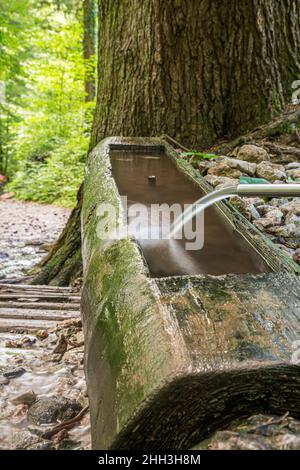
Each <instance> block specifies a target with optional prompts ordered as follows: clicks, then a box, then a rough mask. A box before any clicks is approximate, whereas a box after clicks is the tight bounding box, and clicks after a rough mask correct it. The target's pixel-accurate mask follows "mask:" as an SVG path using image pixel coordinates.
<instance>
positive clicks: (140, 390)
mask: <svg viewBox="0 0 300 470" xmlns="http://www.w3.org/2000/svg"><path fill="white" fill-rule="evenodd" d="M120 144H122V145H144V144H147V145H161V141H160V140H159V139H125V138H109V139H106V140H104V141H103V142H101V143H100V144H98V146H97V147H96V148H95V149H94V150H93V151H92V153H91V154H90V157H89V163H88V166H87V170H86V178H85V184H84V197H83V209H82V241H83V243H82V251H83V261H84V287H83V294H82V316H83V323H84V332H85V343H86V355H85V367H86V376H87V382H88V392H89V399H90V410H91V421H92V440H93V447H94V448H97V449H108V448H119V449H134V448H137V449H186V448H191V447H192V446H193V445H196V444H197V443H198V442H199V441H200V440H201V439H205V438H206V437H207V436H208V435H209V434H210V433H211V432H213V431H214V430H216V429H219V428H220V427H222V426H225V425H226V424H228V423H230V422H231V421H232V420H233V419H235V418H236V417H240V416H247V415H249V414H251V413H253V412H272V413H276V412H278V413H283V412H285V411H287V410H288V411H290V412H291V413H292V414H293V415H295V416H300V376H299V370H300V369H299V368H298V366H297V365H294V364H292V362H291V358H292V353H293V352H294V349H293V347H294V345H295V343H294V341H297V340H299V339H300V328H299V289H298V279H297V277H296V275H295V273H294V272H293V269H292V267H291V268H290V267H289V265H287V266H283V269H282V272H278V273H268V274H261V275H242V276H241V275H239V276H237V275H227V276H208V275H201V276H192V277H191V276H182V277H173V278H165V279H150V278H149V276H148V271H147V267H146V266H145V264H144V261H143V257H142V255H141V253H140V251H139V249H138V247H137V245H136V243H135V242H134V241H133V240H130V239H122V240H119V241H116V242H114V243H113V244H107V242H106V241H105V236H106V233H107V229H108V230H110V229H112V227H105V226H103V224H102V223H99V222H101V221H100V217H99V212H98V215H97V208H98V207H99V205H100V204H101V203H110V204H112V205H113V207H115V209H116V211H117V213H118V214H120V218H121V215H122V206H121V200H120V197H119V194H118V191H117V188H116V185H115V182H114V180H113V178H112V177H111V170H110V161H109V147H110V145H120ZM166 147H167V146H166ZM167 150H168V149H167ZM228 210H229V211H230V208H229V209H228ZM232 218H233V219H234V215H232ZM109 224H110V222H109V223H108V225H109ZM260 243H261V246H262V247H263V246H264V243H263V241H261V240H260ZM268 250H271V251H272V249H271V248H268ZM271 251H269V252H268V253H271ZM269 256H270V259H271V258H272V254H270V255H269ZM282 263H283V265H284V261H283V262H282ZM277 265H278V263H277ZM289 268H290V269H289Z"/></svg>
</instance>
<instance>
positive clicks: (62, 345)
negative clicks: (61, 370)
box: [53, 335, 68, 354]
mask: <svg viewBox="0 0 300 470" xmlns="http://www.w3.org/2000/svg"><path fill="white" fill-rule="evenodd" d="M67 348H68V341H67V340H66V337H65V335H60V338H59V340H58V343H57V345H56V346H55V348H54V350H53V354H64V353H65V352H66V350H67Z"/></svg>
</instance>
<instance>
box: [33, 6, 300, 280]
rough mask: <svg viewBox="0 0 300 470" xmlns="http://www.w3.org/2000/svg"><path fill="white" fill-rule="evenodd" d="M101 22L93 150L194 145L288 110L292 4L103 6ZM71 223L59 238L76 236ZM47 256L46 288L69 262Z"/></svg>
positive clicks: (299, 39)
mask: <svg viewBox="0 0 300 470" xmlns="http://www.w3.org/2000/svg"><path fill="white" fill-rule="evenodd" d="M99 25H100V28H99V70H98V72H99V73H98V97H97V106H96V112H95V118H94V125H93V131H92V139H91V148H93V147H94V146H95V145H96V144H97V143H98V142H99V141H100V140H102V139H103V138H104V137H107V136H110V135H128V136H154V135H161V134H164V133H165V134H168V135H170V136H171V137H173V138H175V139H177V140H179V141H181V142H182V143H185V144H188V145H190V146H194V147H199V148H201V147H206V146H209V145H210V144H212V143H213V142H214V141H215V140H216V139H218V138H219V137H223V136H225V135H227V136H236V135H239V134H241V133H244V132H246V131H247V130H250V129H251V128H253V127H255V126H256V125H258V124H261V123H264V122H267V121H269V120H270V118H271V117H272V116H273V114H274V113H275V112H276V111H279V110H280V109H281V108H282V107H283V106H284V105H285V104H286V103H287V100H288V98H289V96H290V94H291V85H292V82H293V81H294V80H295V79H296V78H297V75H298V74H299V71H300V63H299V51H300V2H299V1H294V0H276V1H275V0H231V1H228V2H225V1H222V0H176V1H175V0H144V1H143V2H141V1H140V0H122V1H120V0H106V1H105V2H104V1H99ZM76 217H77V220H76V223H75V222H74V217H73V218H72V219H71V222H70V223H69V224H68V226H67V228H66V233H68V230H70V229H71V230H75V229H76V230H77V232H78V234H79V231H80V217H79V210H77V211H76ZM68 227H69V228H68ZM75 227H76V228H75ZM66 240H67V239H66ZM77 240H78V243H79V240H80V237H79V236H78V237H77ZM59 243H60V245H61V244H62V239H61V240H60V242H59ZM54 253H55V262H54V261H53V258H51V257H50V260H49V261H48V263H46V265H45V266H44V268H43V269H44V270H45V269H46V270H47V272H48V274H47V278H46V279H47V280H48V282H53V280H52V281H51V269H52V268H53V263H54V264H55V265H57V266H62V265H64V262H65V263H66V264H68V265H70V263H69V260H68V258H67V256H68V250H62V249H61V247H60V249H59V250H54ZM49 263H51V269H50V270H49V269H48V266H49ZM57 263H58V264H57ZM75 263H77V257H76V258H75ZM56 271H57V269H56V268H55V270H54V273H56ZM53 277H54V279H55V282H57V280H58V277H57V273H56V274H55V276H53ZM53 277H52V279H53ZM38 279H39V280H40V279H45V277H42V278H41V277H39V278H38ZM66 279H67V277H65V278H64V282H66Z"/></svg>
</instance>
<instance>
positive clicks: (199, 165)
mask: <svg viewBox="0 0 300 470" xmlns="http://www.w3.org/2000/svg"><path fill="white" fill-rule="evenodd" d="M215 165H216V161H215V160H214V161H212V160H200V161H198V162H197V161H195V162H192V166H193V167H194V168H196V169H197V170H199V171H200V173H201V175H204V174H206V172H207V170H209V168H212V167H213V166H215Z"/></svg>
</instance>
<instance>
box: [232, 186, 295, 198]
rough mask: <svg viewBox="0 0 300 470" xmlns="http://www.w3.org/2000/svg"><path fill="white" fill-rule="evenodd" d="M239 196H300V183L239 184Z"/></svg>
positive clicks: (237, 189)
mask: <svg viewBox="0 0 300 470" xmlns="http://www.w3.org/2000/svg"><path fill="white" fill-rule="evenodd" d="M236 194H237V195H238V196H248V197H251V196H268V197H299V196H300V183H298V184H297V183H291V184H239V185H238V186H237V187H236Z"/></svg>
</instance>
